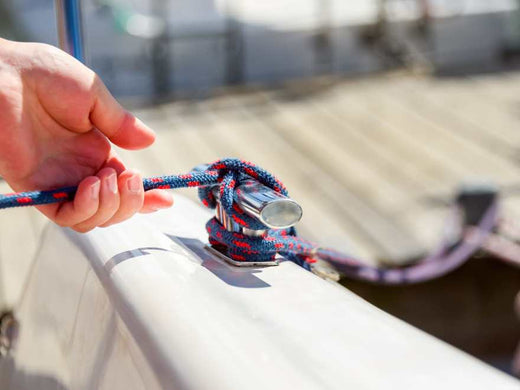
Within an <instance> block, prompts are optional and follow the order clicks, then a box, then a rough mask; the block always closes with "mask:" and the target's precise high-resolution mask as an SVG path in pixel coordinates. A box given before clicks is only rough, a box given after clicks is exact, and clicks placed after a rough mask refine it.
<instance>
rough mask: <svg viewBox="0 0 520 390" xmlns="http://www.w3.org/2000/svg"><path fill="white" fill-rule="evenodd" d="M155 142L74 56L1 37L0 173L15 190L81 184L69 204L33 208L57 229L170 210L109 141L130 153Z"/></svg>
mask: <svg viewBox="0 0 520 390" xmlns="http://www.w3.org/2000/svg"><path fill="white" fill-rule="evenodd" d="M154 139H155V135H154V133H153V131H152V130H150V129H149V128H148V127H147V126H145V125H144V124H143V123H142V122H141V121H139V119H137V118H135V117H134V116H133V115H132V114H130V113H129V112H127V111H125V110H124V109H123V108H122V107H121V106H120V105H119V104H118V103H117V101H116V100H115V99H114V98H113V97H112V95H111V94H110V92H109V91H108V90H107V89H106V87H105V85H104V84H103V82H102V81H101V80H100V79H99V78H98V77H97V76H96V74H95V73H94V72H93V71H92V70H90V69H88V68H87V67H85V66H84V65H83V64H81V63H80V62H79V61H77V60H76V59H74V58H73V57H71V56H69V55H68V54H66V53H64V52H63V51H61V50H59V49H57V48H55V47H52V46H49V45H44V44H38V43H18V42H12V41H7V40H3V39H1V38H0V175H2V176H3V177H4V179H5V180H6V181H7V182H8V183H9V185H10V186H11V187H12V188H13V189H14V190H15V191H32V190H49V189H55V188H59V187H63V186H70V185H78V190H77V193H76V196H75V198H74V200H73V201H71V202H65V203H60V204H51V205H45V206H38V209H39V210H40V211H41V212H42V213H43V214H45V215H46V216H47V217H49V218H50V219H51V220H53V221H54V222H56V223H57V224H58V225H61V226H69V227H72V228H73V229H74V230H76V231H79V232H86V231H89V230H91V229H93V228H94V227H96V226H108V225H111V224H114V223H117V222H121V221H123V220H125V219H127V218H130V217H131V216H132V215H133V214H135V213H136V212H139V211H140V212H151V211H155V210H157V209H160V208H165V207H169V206H171V205H172V203H173V199H172V197H171V195H170V194H169V193H167V192H165V191H163V190H152V191H147V192H146V193H145V192H144V190H143V184H142V178H141V176H140V175H139V174H138V173H137V172H135V171H132V170H130V169H127V168H126V167H125V165H124V163H123V162H122V161H121V159H119V157H118V156H117V155H116V154H115V152H114V150H113V149H112V147H111V144H110V142H109V141H111V142H112V143H114V144H116V145H118V146H120V147H122V148H125V149H132V150H134V149H141V148H145V147H147V146H149V145H150V144H151V143H153V141H154Z"/></svg>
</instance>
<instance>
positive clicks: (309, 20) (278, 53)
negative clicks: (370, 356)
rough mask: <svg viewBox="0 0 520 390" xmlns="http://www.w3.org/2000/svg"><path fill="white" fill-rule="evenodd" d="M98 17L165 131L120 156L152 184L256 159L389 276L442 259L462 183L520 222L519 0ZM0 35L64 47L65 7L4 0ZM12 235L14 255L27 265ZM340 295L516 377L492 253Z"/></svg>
mask: <svg viewBox="0 0 520 390" xmlns="http://www.w3.org/2000/svg"><path fill="white" fill-rule="evenodd" d="M83 19H84V27H85V28H84V33H85V39H86V47H87V58H88V60H87V62H88V65H89V66H90V67H92V68H93V69H94V70H95V71H96V72H97V73H98V74H99V75H100V76H101V78H102V79H103V80H104V81H105V83H106V84H107V86H108V87H109V89H110V90H111V91H112V93H113V94H114V95H115V96H116V97H117V98H118V99H119V100H120V101H121V102H122V103H123V104H124V105H125V106H126V107H128V108H130V109H131V110H132V111H133V112H135V113H136V114H137V115H138V116H139V117H140V118H141V119H142V120H144V121H145V122H146V123H148V124H149V125H150V126H151V127H153V128H154V129H155V130H156V131H157V132H158V140H157V142H156V144H155V145H154V146H152V147H151V148H150V149H148V150H146V151H142V152H138V153H135V152H132V153H126V152H124V151H121V153H122V154H124V156H125V158H126V159H127V160H129V162H130V164H133V165H134V166H136V167H137V168H139V169H140V170H142V171H143V173H145V174H147V175H159V174H171V173H179V172H185V171H187V170H189V169H191V168H192V167H193V166H195V165H198V164H200V163H202V162H209V161H213V160H215V159H217V158H221V157H227V156H230V157H240V158H245V159H247V160H250V161H253V162H256V163H258V164H259V165H261V166H262V167H264V168H266V169H267V170H269V171H271V172H273V173H275V174H276V175H277V176H278V177H279V178H280V179H281V180H282V181H283V182H284V183H285V184H286V186H287V187H288V188H289V190H290V192H291V195H292V197H293V198H295V199H296V200H298V201H299V202H300V203H301V204H302V206H303V208H304V214H305V215H304V218H303V220H302V223H301V225H300V229H299V232H300V233H301V234H302V235H303V236H305V237H308V238H309V239H312V240H315V241H318V242H320V243H322V244H323V245H327V246H332V247H334V248H336V249H339V250H343V251H346V252H348V253H352V254H354V255H356V256H359V257H363V258H365V259H366V261H367V262H368V263H372V264H380V265H393V266H399V265H405V264H408V263H410V262H413V261H414V260H416V259H418V258H420V257H421V256H423V255H424V254H426V253H428V251H429V250H431V249H432V248H433V247H434V246H435V244H436V243H438V242H439V240H440V239H441V234H442V229H443V222H444V220H445V217H446V215H447V213H448V211H449V207H450V204H451V201H452V199H453V197H454V195H455V194H456V192H457V189H458V188H459V187H460V186H461V185H462V184H464V183H468V182H469V183H475V182H477V183H493V184H494V185H497V186H498V187H499V188H500V190H501V194H502V199H503V201H504V202H503V210H502V214H503V216H504V218H505V219H507V220H508V221H509V222H511V223H513V224H514V223H515V222H516V221H520V219H519V218H520V199H519V195H520V192H519V189H520V154H519V152H520V1H519V0H450V1H449V0H386V1H385V0H357V1H345V0H263V1H255V0H85V1H84V2H83ZM0 36H2V37H4V38H10V39H14V40H25V41H38V42H46V43H51V44H54V45H57V32H56V24H55V12H54V8H53V2H50V1H48V0H16V1H14V0H0ZM183 193H184V194H185V195H186V196H189V197H191V198H195V193H194V192H189V191H183ZM24 212H27V213H32V211H24ZM9 215H10V216H11V218H12V215H14V214H9ZM17 215H19V214H17ZM35 218H38V217H35V216H34V215H33V214H31V215H30V217H29V220H30V221H31V222H30V224H29V225H30V226H31V227H30V229H32V231H34V232H35V234H37V232H38V231H39V230H38V228H35V227H34V226H40V225H41V224H40V223H39V222H35ZM20 223H21V222H20ZM27 226H28V225H23V224H21V225H20V229H26V228H27ZM3 229H4V230H7V228H3ZM1 230H2V221H0V231H1ZM9 234H11V236H12V235H13V234H15V233H13V228H12V225H10V228H9ZM6 237H7V236H6V235H4V239H3V241H2V237H1V235H0V259H1V257H2V256H3V257H4V258H12V257H13V253H17V255H18V256H20V255H21V254H20V248H19V247H16V246H15V243H16V240H14V241H13V240H8V239H7V238H6ZM31 250H37V249H36V247H35V248H24V251H25V252H24V254H25V255H26V256H27V257H30V251H31ZM2 267H3V269H2V275H3V276H2V277H3V278H7V279H9V277H10V276H9V275H12V274H15V273H21V272H23V270H20V269H9V267H11V268H12V267H14V266H13V265H10V264H7V262H3V263H2ZM341 282H342V284H343V285H345V286H346V287H347V288H349V289H351V290H353V291H354V292H356V293H357V294H359V295H361V296H362V297H364V298H365V299H367V300H368V301H370V302H372V303H374V304H375V305H377V306H379V307H380V308H382V309H383V310H385V311H388V312H390V313H392V314H394V315H396V316H397V317H399V318H402V319H403V320H405V321H407V322H409V323H411V324H413V325H415V326H418V327H420V328H421V329H424V330H425V331H427V332H429V333H431V334H433V335H435V336H437V337H439V338H441V339H443V340H445V341H447V342H449V343H451V344H453V345H455V346H456V347H458V348H461V349H463V350H465V351H467V352H469V353H471V354H473V355H474V356H476V357H478V358H480V359H483V360H485V361H487V362H488V363H490V364H492V365H494V366H496V367H498V368H500V369H502V370H504V371H506V372H509V373H511V372H512V370H511V361H512V359H513V355H514V351H515V349H516V345H517V343H518V340H519V339H520V327H519V323H518V320H517V318H516V317H515V314H514V310H513V306H514V298H515V295H516V294H517V292H518V291H519V290H520V270H519V269H518V268H514V267H511V266H509V265H506V264H504V263H500V262H497V261H496V259H493V258H492V257H490V256H488V255H486V254H485V253H482V254H481V255H479V256H478V257H476V258H474V259H472V260H471V261H470V262H468V263H467V264H466V265H464V266H463V267H461V268H460V269H458V270H456V271H454V272H453V273H452V274H450V275H448V276H446V277H444V278H441V279H439V280H436V281H431V282H427V283H423V284H420V285H417V286H408V287H381V286H374V285H367V284H363V283H360V282H353V281H351V280H342V281H341ZM5 283H6V285H7V286H9V285H10V284H11V285H12V284H13V282H9V281H5ZM13 288H15V287H13ZM18 288H19V287H18Z"/></svg>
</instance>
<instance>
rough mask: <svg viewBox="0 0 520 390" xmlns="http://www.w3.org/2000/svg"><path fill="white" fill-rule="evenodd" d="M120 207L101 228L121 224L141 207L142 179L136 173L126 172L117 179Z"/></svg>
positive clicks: (142, 197) (142, 200) (142, 198)
mask: <svg viewBox="0 0 520 390" xmlns="http://www.w3.org/2000/svg"><path fill="white" fill-rule="evenodd" d="M118 187H119V193H120V197H121V205H120V207H119V209H118V210H117V211H116V213H115V214H114V215H113V216H112V218H110V219H109V220H107V221H106V222H105V223H104V224H102V225H101V226H109V225H112V224H115V223H119V222H122V221H124V220H126V219H128V218H130V217H131V216H132V215H134V214H135V213H137V212H138V211H139V210H141V208H142V207H143V202H144V189H143V179H142V178H141V175H140V174H139V173H137V172H133V171H130V170H127V171H125V172H123V173H122V174H121V175H120V176H119V179H118Z"/></svg>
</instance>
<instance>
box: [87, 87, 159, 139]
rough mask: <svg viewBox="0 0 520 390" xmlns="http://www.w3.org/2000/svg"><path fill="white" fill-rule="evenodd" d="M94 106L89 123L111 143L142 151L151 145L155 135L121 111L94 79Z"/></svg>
mask: <svg viewBox="0 0 520 390" xmlns="http://www.w3.org/2000/svg"><path fill="white" fill-rule="evenodd" d="M94 80H95V81H94V93H95V97H94V104H93V106H92V108H91V111H90V121H91V122H92V124H93V125H94V126H95V127H97V128H98V129H99V130H100V131H101V132H102V133H103V134H105V135H106V136H107V137H108V138H109V139H110V140H111V141H112V142H113V143H115V144H116V145H118V146H120V147H122V148H125V149H142V148H145V147H147V146H149V145H150V144H152V143H153V141H154V140H155V133H154V132H153V131H152V130H151V129H150V128H149V127H148V126H146V125H145V124H144V123H143V122H141V121H140V120H139V119H137V118H136V117H135V116H133V115H132V114H130V113H129V112H128V111H126V110H125V109H123V107H121V106H120V105H119V103H118V102H117V101H116V100H115V99H114V97H113V96H112V95H111V94H110V92H109V91H108V89H107V88H106V87H105V85H104V84H103V82H102V81H101V80H100V79H99V78H98V77H96V78H95V79H94Z"/></svg>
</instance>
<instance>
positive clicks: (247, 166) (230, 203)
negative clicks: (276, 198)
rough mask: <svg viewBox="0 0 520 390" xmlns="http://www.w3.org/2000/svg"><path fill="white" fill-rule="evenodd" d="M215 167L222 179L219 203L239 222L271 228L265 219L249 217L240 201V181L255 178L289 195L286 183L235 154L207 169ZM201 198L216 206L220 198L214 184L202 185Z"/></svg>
mask: <svg viewBox="0 0 520 390" xmlns="http://www.w3.org/2000/svg"><path fill="white" fill-rule="evenodd" d="M211 171H216V172H217V174H218V179H217V181H218V182H219V189H218V193H219V194H218V195H219V198H220V203H221V205H222V207H223V208H224V210H225V211H226V213H227V214H228V215H229V217H230V218H231V219H232V220H233V222H235V223H236V224H237V225H239V226H241V227H244V228H247V229H251V230H266V229H268V227H267V226H265V225H264V224H263V223H262V222H260V221H258V220H257V219H255V218H252V217H250V216H249V215H247V214H246V213H244V211H243V210H242V209H241V208H240V207H239V206H238V204H237V191H236V190H237V188H238V187H239V186H240V184H241V183H242V182H243V181H245V180H247V179H250V178H253V179H255V180H257V181H259V182H260V183H262V184H263V185H265V186H266V187H269V188H271V189H273V190H274V191H276V192H279V193H281V194H283V195H286V196H287V195H288V193H287V189H286V188H285V186H284V185H283V184H282V183H281V182H280V181H279V180H278V179H277V178H276V177H274V176H273V175H272V174H271V173H269V172H267V171H266V170H264V169H262V168H260V167H258V166H256V165H255V164H253V163H251V162H249V161H245V160H239V159H236V158H226V159H222V160H218V161H216V162H214V163H213V164H210V165H209V166H208V168H207V169H206V172H211ZM199 198H200V200H201V202H202V203H203V204H204V205H205V206H206V207H208V208H211V209H214V208H215V207H216V205H217V200H216V199H215V195H214V194H213V190H212V188H211V187H209V186H206V187H200V188H199Z"/></svg>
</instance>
